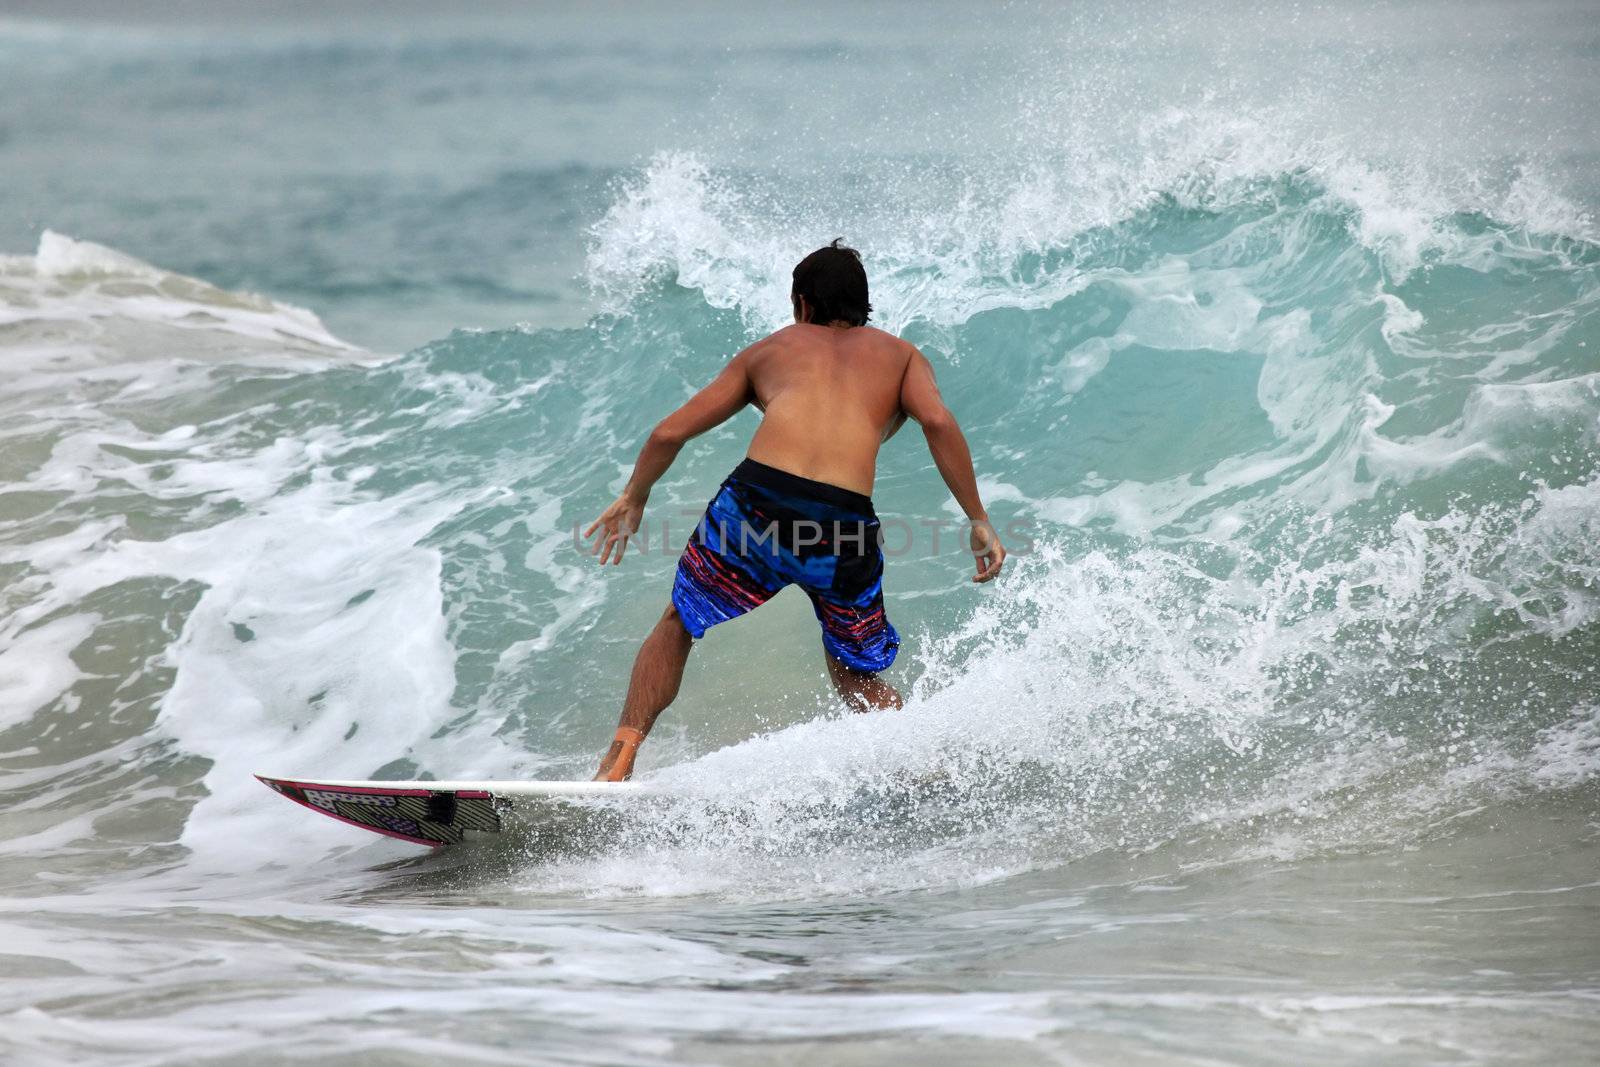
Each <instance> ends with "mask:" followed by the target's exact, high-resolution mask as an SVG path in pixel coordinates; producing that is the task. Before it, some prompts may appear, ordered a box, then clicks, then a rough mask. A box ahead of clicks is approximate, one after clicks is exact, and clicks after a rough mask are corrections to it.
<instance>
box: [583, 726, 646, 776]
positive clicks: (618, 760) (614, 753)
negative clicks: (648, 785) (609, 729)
mask: <svg viewBox="0 0 1600 1067" xmlns="http://www.w3.org/2000/svg"><path fill="white" fill-rule="evenodd" d="M643 740H644V734H643V733H642V732H640V731H638V730H635V729H633V728H632V727H630V726H619V727H617V737H616V740H614V741H612V742H611V747H610V748H609V749H607V750H606V754H605V758H604V759H602V760H601V761H600V769H599V770H597V771H595V774H594V778H593V779H591V781H596V782H625V781H627V780H628V779H629V778H632V777H633V758H634V757H635V756H637V755H638V754H639V744H640V742H642V741H643Z"/></svg>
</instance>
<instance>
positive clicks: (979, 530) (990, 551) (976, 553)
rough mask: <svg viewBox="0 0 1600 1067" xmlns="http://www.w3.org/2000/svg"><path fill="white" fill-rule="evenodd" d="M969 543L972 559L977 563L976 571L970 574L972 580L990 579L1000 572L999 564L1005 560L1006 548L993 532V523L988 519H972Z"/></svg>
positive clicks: (984, 580) (982, 580)
mask: <svg viewBox="0 0 1600 1067" xmlns="http://www.w3.org/2000/svg"><path fill="white" fill-rule="evenodd" d="M970 544H971V545H972V556H973V559H974V560H976V561H977V565H978V573H977V574H975V575H973V576H972V580H973V581H975V582H987V581H990V580H991V579H993V578H994V576H995V575H997V574H999V573H1000V565H1001V564H1003V563H1005V561H1006V549H1005V546H1004V545H1002V544H1001V543H1000V535H999V534H997V533H995V529H994V524H993V523H991V522H990V521H989V520H988V519H973V520H972V539H971V541H970Z"/></svg>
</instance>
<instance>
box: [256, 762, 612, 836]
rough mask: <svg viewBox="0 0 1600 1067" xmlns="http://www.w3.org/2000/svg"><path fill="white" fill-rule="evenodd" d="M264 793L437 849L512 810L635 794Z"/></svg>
mask: <svg viewBox="0 0 1600 1067" xmlns="http://www.w3.org/2000/svg"><path fill="white" fill-rule="evenodd" d="M256 778H257V779H259V780H260V781H261V783H262V784H263V785H265V786H267V787H268V788H269V789H271V790H273V791H274V792H276V793H278V794H279V795H281V796H285V797H288V798H289V799H290V800H292V801H294V802H295V803H296V804H300V805H303V806H305V807H307V808H310V809H311V810H312V811H317V812H321V813H322V814H323V815H326V816H328V817H329V818H331V819H338V820H339V821H340V822H343V823H349V824H350V825H351V826H359V827H361V828H362V829H363V830H371V831H373V832H374V833H379V834H383V835H385V836H386V837H397V838H399V839H400V840H402V841H409V842H411V843H412V844H414V845H427V846H429V847H430V848H440V847H443V846H444V845H454V844H457V843H459V842H460V841H462V840H464V839H465V837H466V833H467V831H469V830H474V831H478V832H481V833H491V834H492V833H499V832H500V831H501V830H503V829H504V828H505V823H504V820H505V817H506V816H507V815H509V814H510V813H511V812H512V811H514V810H516V809H517V808H520V807H523V806H527V805H536V804H539V803H545V804H550V803H554V802H559V801H561V800H570V799H576V798H579V797H596V796H606V795H616V794H619V793H636V792H638V791H639V789H640V787H639V786H638V785H637V784H635V783H632V782H378V781H328V780H320V779H315V778H275V777H272V776H269V775H265V774H258V775H256Z"/></svg>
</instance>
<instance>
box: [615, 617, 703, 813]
mask: <svg viewBox="0 0 1600 1067" xmlns="http://www.w3.org/2000/svg"><path fill="white" fill-rule="evenodd" d="M693 647H694V638H692V637H690V636H689V631H688V630H685V629H684V628H683V620H681V619H679V618H678V609H677V608H675V607H672V606H671V605H670V604H669V605H668V606H667V610H666V612H665V613H664V614H663V615H662V616H661V620H660V621H659V622H657V623H656V626H655V629H653V630H651V631H650V636H649V637H646V638H645V639H644V644H643V645H641V646H640V647H639V655H638V656H636V657H635V658H634V661H633V675H632V677H630V678H629V679H628V698H627V699H626V700H625V701H623V704H622V718H621V719H620V720H618V722H617V738H616V740H615V741H612V742H611V748H610V750H608V751H607V752H606V754H605V758H604V759H602V760H601V761H600V769H599V770H598V771H597V772H595V776H594V780H595V781H597V782H620V781H622V780H623V779H624V778H627V777H629V776H630V775H632V774H633V757H634V756H635V755H636V754H637V753H638V751H639V744H640V742H642V741H643V740H644V739H645V735H646V734H648V733H649V732H650V727H652V726H654V725H655V723H656V716H658V715H660V714H661V713H662V712H663V711H665V710H666V707H667V705H668V704H671V703H672V701H673V699H674V698H675V697H676V696H677V695H678V685H679V683H681V682H682V681H683V666H684V664H685V663H687V662H689V650H690V649H691V648H693Z"/></svg>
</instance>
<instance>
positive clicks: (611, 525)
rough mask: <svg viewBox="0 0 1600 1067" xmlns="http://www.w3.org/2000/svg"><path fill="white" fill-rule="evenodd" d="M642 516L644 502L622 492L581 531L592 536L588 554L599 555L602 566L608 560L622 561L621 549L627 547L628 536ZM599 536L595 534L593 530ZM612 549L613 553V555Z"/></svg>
mask: <svg viewBox="0 0 1600 1067" xmlns="http://www.w3.org/2000/svg"><path fill="white" fill-rule="evenodd" d="M643 518H644V502H643V501H642V500H635V499H633V498H632V497H630V496H629V495H628V494H627V493H623V494H622V495H621V496H619V497H617V499H616V500H614V501H612V503H611V506H610V507H608V508H606V509H605V511H603V512H601V513H600V517H599V518H598V519H596V520H594V522H592V523H590V524H589V528H588V529H587V530H585V531H583V536H585V537H594V546H593V547H592V548H590V549H589V555H591V556H599V557H600V563H601V565H602V566H604V565H605V563H606V562H607V561H608V560H609V561H610V562H611V563H612V564H613V565H614V564H618V563H621V562H622V550H623V549H625V548H627V547H628V538H630V537H632V536H633V535H634V533H635V531H637V530H638V529H639V523H640V521H641V520H642V519H643ZM597 530H598V531H599V536H598V537H596V536H595V531H597ZM613 549H614V550H615V554H614V555H613Z"/></svg>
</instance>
